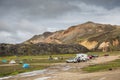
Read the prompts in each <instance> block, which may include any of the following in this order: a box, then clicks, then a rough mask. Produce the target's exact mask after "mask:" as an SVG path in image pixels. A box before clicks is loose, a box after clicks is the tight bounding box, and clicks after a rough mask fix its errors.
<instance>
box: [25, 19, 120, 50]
mask: <svg viewBox="0 0 120 80" xmlns="http://www.w3.org/2000/svg"><path fill="white" fill-rule="evenodd" d="M119 31H120V26H117V25H110V24H100V23H94V22H91V21H88V22H86V23H83V24H79V25H75V26H71V27H69V28H68V29H66V30H62V31H56V32H52V33H51V34H49V35H48V36H47V37H45V36H44V34H42V35H41V36H42V37H44V38H41V37H37V38H38V39H34V38H31V39H30V40H28V41H26V42H24V43H33V44H37V43H39V42H43V43H53V44H80V45H83V46H85V47H87V48H88V49H89V50H92V49H94V48H96V46H99V45H100V44H101V43H102V42H106V41H109V42H110V44H111V45H113V42H114V40H115V39H117V40H118V42H119V39H118V38H119V37H120V36H119V35H120V32H119ZM118 45H119V43H118Z"/></svg>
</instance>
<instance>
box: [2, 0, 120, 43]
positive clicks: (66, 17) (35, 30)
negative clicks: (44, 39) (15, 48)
mask: <svg viewBox="0 0 120 80" xmlns="http://www.w3.org/2000/svg"><path fill="white" fill-rule="evenodd" d="M87 21H93V22H98V23H107V24H117V25H120V0H0V43H21V42H23V41H25V40H27V39H29V38H31V37H32V36H34V35H38V34H42V33H43V32H45V31H56V30H61V29H66V28H68V27H70V26H72V25H76V24H81V23H84V22H87Z"/></svg>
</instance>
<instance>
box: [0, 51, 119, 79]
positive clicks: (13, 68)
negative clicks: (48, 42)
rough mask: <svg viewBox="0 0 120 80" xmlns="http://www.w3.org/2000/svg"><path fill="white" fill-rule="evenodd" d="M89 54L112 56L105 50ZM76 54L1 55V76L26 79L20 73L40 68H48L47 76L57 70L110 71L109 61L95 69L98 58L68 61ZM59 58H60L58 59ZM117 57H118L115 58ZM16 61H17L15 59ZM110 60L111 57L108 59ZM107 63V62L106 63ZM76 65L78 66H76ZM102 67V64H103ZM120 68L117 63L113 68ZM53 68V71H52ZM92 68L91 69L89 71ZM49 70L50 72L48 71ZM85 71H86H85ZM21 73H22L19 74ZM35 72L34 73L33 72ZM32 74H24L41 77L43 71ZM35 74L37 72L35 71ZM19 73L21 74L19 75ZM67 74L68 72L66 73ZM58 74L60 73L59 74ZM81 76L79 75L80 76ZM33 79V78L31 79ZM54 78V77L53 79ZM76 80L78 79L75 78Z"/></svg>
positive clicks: (115, 54)
mask: <svg viewBox="0 0 120 80" xmlns="http://www.w3.org/2000/svg"><path fill="white" fill-rule="evenodd" d="M119 53H120V52H119V51H115V52H110V53H109V54H110V56H119ZM87 54H88V55H94V54H95V55H99V57H98V58H101V57H103V59H104V58H106V61H107V57H108V58H110V57H109V56H104V54H106V53H105V52H88V53H87ZM75 56H76V54H54V55H51V56H50V55H41V56H19V57H17V56H9V57H0V60H1V62H0V76H1V78H4V77H5V76H12V77H10V78H6V79H5V80H16V79H15V78H20V79H21V80H24V79H23V78H22V77H20V75H22V73H23V74H24V73H25V72H31V73H32V71H33V72H34V71H37V70H38V71H39V70H48V71H46V72H44V73H45V75H44V76H47V75H48V74H49V75H54V73H55V72H56V71H57V72H61V74H62V72H70V73H76V72H77V73H78V72H84V71H85V72H86V71H88V72H94V71H95V72H96V71H106V70H107V71H108V69H109V68H111V63H109V65H110V66H106V68H105V67H103V68H100V67H98V68H97V66H96V69H95V70H94V68H92V67H94V65H95V64H98V63H99V64H100V63H102V62H103V61H105V60H103V61H102V62H101V61H100V60H99V61H100V62H94V61H96V60H97V58H96V59H92V60H93V63H91V61H92V60H90V61H87V62H80V63H66V60H67V59H69V58H72V57H75ZM50 57H52V59H49V58H50ZM58 57H62V58H63V59H59V58H58ZM56 58H58V59H56ZM3 59H4V60H5V59H6V60H7V62H6V63H2V60H3ZM18 59H19V61H23V62H24V63H26V64H29V67H26V68H24V67H23V63H22V64H21V63H19V62H18ZM115 59H116V58H115ZM14 60H15V61H16V63H15V61H14ZM112 60H114V58H112V57H111V59H110V61H112ZM108 61H109V59H108ZM10 62H11V63H12V64H11V63H10ZM118 63H119V60H118V61H117V62H116V63H115V64H112V65H116V64H118ZM88 65H93V66H92V67H91V68H87V67H85V66H88ZM104 65H105V64H104ZM74 67H76V68H74ZM101 67H102V66H101ZM81 68H83V70H82V71H81ZM119 68H120V65H119V64H118V65H116V66H113V69H115V70H119ZM51 70H52V71H51ZM89 70H90V71H89ZM47 72H49V73H47ZM85 72H84V73H85ZM19 74H20V75H19ZM32 74H33V73H32ZM32 74H27V75H26V74H25V75H22V76H23V77H24V78H25V80H27V79H28V78H30V77H31V78H37V77H38V76H39V77H40V76H41V73H39V74H36V75H34V76H32ZM34 74H35V72H34ZM18 75H19V76H18ZM30 75H31V76H30ZM66 75H67V74H66ZM57 76H58V75H57ZM78 78H79V77H78ZM31 80H33V79H31ZM50 80H51V79H50ZM53 80H54V79H53ZM58 80H59V79H58ZM63 80H65V79H63ZM75 80H76V79H75Z"/></svg>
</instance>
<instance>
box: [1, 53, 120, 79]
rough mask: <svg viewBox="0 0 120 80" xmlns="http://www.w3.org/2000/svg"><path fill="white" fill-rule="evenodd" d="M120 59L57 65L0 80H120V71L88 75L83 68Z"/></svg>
mask: <svg viewBox="0 0 120 80" xmlns="http://www.w3.org/2000/svg"><path fill="white" fill-rule="evenodd" d="M115 59H120V55H117V56H107V57H98V58H96V59H93V60H90V61H88V62H81V63H56V64H54V66H51V67H49V68H47V69H44V70H40V71H33V72H27V73H21V74H18V75H16V76H12V77H10V78H4V79H0V80H120V70H119V69H116V70H111V71H109V70H108V71H104V72H94V73H86V72H84V71H82V70H81V68H83V67H86V66H88V65H93V64H98V63H105V62H109V61H113V60H115Z"/></svg>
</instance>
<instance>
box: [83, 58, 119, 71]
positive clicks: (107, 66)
mask: <svg viewBox="0 0 120 80" xmlns="http://www.w3.org/2000/svg"><path fill="white" fill-rule="evenodd" d="M118 68H120V59H117V60H114V61H111V62H108V63H102V64H96V65H90V66H88V67H85V68H83V71H86V72H97V71H108V70H109V69H118Z"/></svg>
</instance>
